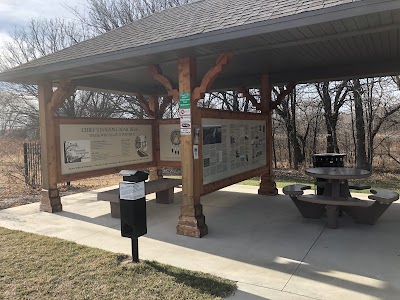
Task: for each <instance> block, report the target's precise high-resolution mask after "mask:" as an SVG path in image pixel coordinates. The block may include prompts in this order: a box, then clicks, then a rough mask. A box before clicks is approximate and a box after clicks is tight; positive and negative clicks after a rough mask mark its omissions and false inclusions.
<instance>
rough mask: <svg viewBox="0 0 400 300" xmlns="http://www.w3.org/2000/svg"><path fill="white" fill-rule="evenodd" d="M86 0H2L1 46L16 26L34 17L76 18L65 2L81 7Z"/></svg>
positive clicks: (0, 21)
mask: <svg viewBox="0 0 400 300" xmlns="http://www.w3.org/2000/svg"><path fill="white" fill-rule="evenodd" d="M84 1H85V0H67V1H59V0H0V46H1V45H2V44H3V43H4V41H6V40H8V39H9V33H11V32H13V31H14V28H15V27H19V26H24V24H26V22H27V21H29V20H30V19H33V18H58V17H63V18H74V15H73V14H72V13H71V12H70V11H69V10H68V8H67V7H66V6H65V4H68V6H72V7H80V6H82V3H84Z"/></svg>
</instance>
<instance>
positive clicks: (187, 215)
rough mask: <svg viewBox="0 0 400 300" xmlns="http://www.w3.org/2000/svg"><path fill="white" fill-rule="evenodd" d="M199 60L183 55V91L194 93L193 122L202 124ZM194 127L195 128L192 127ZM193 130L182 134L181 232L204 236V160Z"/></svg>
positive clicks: (180, 86)
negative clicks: (198, 153) (196, 149)
mask: <svg viewBox="0 0 400 300" xmlns="http://www.w3.org/2000/svg"><path fill="white" fill-rule="evenodd" d="M195 76H196V61H195V60H194V59H193V58H190V57H184V58H180V59H179V93H180V94H182V93H190V95H191V99H190V103H191V104H190V109H191V121H192V128H193V126H200V125H201V120H200V118H199V113H198V111H197V101H198V100H199V99H195V98H194V97H193V90H194V85H195V82H196V79H195ZM192 130H193V129H192ZM193 140H194V138H193V132H192V134H190V135H181V153H182V194H183V198H182V206H181V214H180V216H179V221H178V226H177V233H178V234H181V235H186V236H192V237H198V238H200V237H202V236H204V235H206V234H207V233H208V228H207V225H206V224H205V217H204V215H203V207H202V205H201V203H200V190H201V184H202V176H199V174H201V160H200V159H194V158H193Z"/></svg>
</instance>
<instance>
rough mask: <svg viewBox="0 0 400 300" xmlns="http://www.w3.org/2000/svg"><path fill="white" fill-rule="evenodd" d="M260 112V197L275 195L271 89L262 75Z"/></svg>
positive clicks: (267, 78) (276, 191)
mask: <svg viewBox="0 0 400 300" xmlns="http://www.w3.org/2000/svg"><path fill="white" fill-rule="evenodd" d="M260 94H261V112H262V113H264V114H266V117H267V124H266V125H267V126H266V130H265V132H266V151H267V153H266V154H267V156H266V162H267V165H266V173H264V174H263V175H261V180H260V188H259V190H258V193H259V194H260V195H277V194H278V190H277V188H276V183H275V178H274V172H273V168H272V150H273V149H272V139H273V136H272V110H273V109H272V87H271V85H270V82H269V76H268V75H267V74H264V75H262V76H261V89H260Z"/></svg>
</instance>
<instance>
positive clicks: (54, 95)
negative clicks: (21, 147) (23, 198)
mask: <svg viewBox="0 0 400 300" xmlns="http://www.w3.org/2000/svg"><path fill="white" fill-rule="evenodd" d="M74 91H75V87H74V86H73V85H72V84H71V82H69V81H63V82H61V83H60V84H59V87H58V88H57V90H56V91H55V92H53V87H52V84H51V82H48V81H40V82H39V83H38V92H39V121H40V143H41V149H42V150H41V151H42V153H41V157H42V164H41V168H42V181H43V184H42V196H41V200H40V210H41V211H45V212H51V213H53V212H57V211H61V210H62V204H61V199H60V195H59V191H58V189H57V179H58V178H57V168H58V167H59V166H58V165H57V154H56V149H57V147H56V143H57V141H56V132H55V130H56V126H55V120H54V111H55V110H56V109H57V108H58V107H59V106H60V105H61V104H62V102H63V100H64V99H65V98H67V97H68V96H70V95H71V94H73V93H74Z"/></svg>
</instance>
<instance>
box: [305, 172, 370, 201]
mask: <svg viewBox="0 0 400 300" xmlns="http://www.w3.org/2000/svg"><path fill="white" fill-rule="evenodd" d="M305 173H306V174H307V175H309V176H312V177H315V178H323V179H327V180H328V181H327V183H326V189H325V190H324V195H325V196H330V197H332V196H333V197H350V190H349V185H348V180H349V179H358V178H367V177H369V176H371V172H370V171H367V170H363V169H355V168H343V167H334V168H332V167H321V168H309V169H306V170H305Z"/></svg>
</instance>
